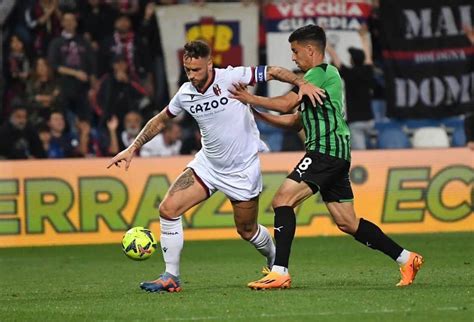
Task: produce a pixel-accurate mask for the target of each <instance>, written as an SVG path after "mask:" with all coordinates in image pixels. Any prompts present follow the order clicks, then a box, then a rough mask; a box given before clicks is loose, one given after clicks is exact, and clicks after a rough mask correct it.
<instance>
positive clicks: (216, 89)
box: [212, 84, 222, 96]
mask: <svg viewBox="0 0 474 322" xmlns="http://www.w3.org/2000/svg"><path fill="white" fill-rule="evenodd" d="M212 90H213V91H214V94H215V95H216V96H220V95H221V94H222V91H221V88H220V87H219V85H218V84H214V86H212Z"/></svg>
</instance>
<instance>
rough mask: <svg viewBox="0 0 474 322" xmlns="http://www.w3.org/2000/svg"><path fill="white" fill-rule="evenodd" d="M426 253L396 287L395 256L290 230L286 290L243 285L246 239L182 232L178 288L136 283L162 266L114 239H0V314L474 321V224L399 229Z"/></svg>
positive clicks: (247, 272) (248, 253)
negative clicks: (442, 230)
mask: <svg viewBox="0 0 474 322" xmlns="http://www.w3.org/2000/svg"><path fill="white" fill-rule="evenodd" d="M394 239H395V240H396V241H398V242H400V244H402V245H405V246H406V247H407V248H409V249H413V250H416V251H419V252H420V253H422V254H423V256H424V257H425V265H424V266H423V269H422V270H421V271H420V273H419V275H418V277H417V280H416V281H415V283H414V284H413V285H412V286H410V287H408V288H405V289H398V288H396V287H395V283H396V282H397V281H398V278H399V275H398V270H397V265H396V264H395V263H394V262H392V261H391V260H390V259H389V258H387V257H386V256H384V255H383V254H380V253H378V252H376V251H373V250H370V249H367V248H366V247H364V246H362V245H360V244H359V243H357V242H355V241H353V240H352V238H349V237H318V238H301V239H296V240H295V243H294V247H293V253H292V257H291V262H290V266H291V267H290V268H291V273H292V277H293V287H292V288H291V289H289V290H274V291H250V290H249V289H247V288H246V286H245V285H246V283H247V282H248V281H251V280H254V279H256V278H257V277H260V275H259V271H260V268H261V266H262V265H263V263H264V260H263V258H261V257H260V255H259V254H258V253H257V252H256V251H255V250H254V249H253V247H251V246H250V245H248V244H247V243H246V242H244V241H240V240H239V241H237V240H232V241H205V242H187V243H185V249H184V252H183V255H182V268H181V274H182V280H183V282H184V284H183V288H184V289H183V292H181V293H166V294H155V293H145V292H143V291H142V290H140V289H139V288H138V283H139V282H140V281H142V280H147V279H152V278H155V277H156V276H157V275H158V274H159V273H160V272H161V271H162V269H163V264H162V258H161V254H160V252H158V253H156V254H155V255H153V256H152V258H151V259H149V260H147V261H144V262H134V261H132V260H129V259H127V258H126V257H125V256H124V255H123V254H122V253H121V249H120V245H119V244H117V245H105V246H71V247H51V248H17V249H0V278H1V283H0V321H11V320H16V321H27V320H28V321H48V320H49V321H75V320H81V321H83V320H90V321H97V320H107V321H114V320H134V321H144V320H150V321H167V320H168V321H186V320H204V321H206V320H215V321H246V322H248V321H316V320H317V321H382V320H383V321H384V322H386V321H418V322H419V321H474V308H473V302H474V246H473V245H474V234H472V233H462V234H461V233H459V234H430V235H399V236H394Z"/></svg>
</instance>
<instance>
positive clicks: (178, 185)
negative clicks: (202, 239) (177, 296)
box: [140, 168, 209, 292]
mask: <svg viewBox="0 0 474 322" xmlns="http://www.w3.org/2000/svg"><path fill="white" fill-rule="evenodd" d="M208 196H209V190H208V189H207V187H205V186H204V185H203V184H202V183H201V181H200V180H199V179H198V177H197V176H196V175H195V174H194V173H193V171H192V170H191V169H189V168H188V169H186V170H185V171H184V172H183V173H182V174H181V175H180V176H179V177H178V178H177V179H176V180H175V181H174V182H173V184H172V185H171V187H170V188H169V190H168V192H167V193H166V195H165V198H164V199H163V201H162V202H161V204H160V208H159V211H160V227H161V236H160V245H161V250H162V253H163V259H164V261H165V264H166V269H165V273H164V274H162V275H161V276H160V277H159V278H158V279H157V280H155V281H150V282H144V283H142V284H141V285H140V287H141V288H142V289H144V290H146V291H150V292H159V291H169V292H176V291H180V290H181V285H180V282H179V275H180V271H179V268H180V258H181V251H182V249H183V243H184V238H183V224H182V221H181V214H182V213H184V212H186V211H187V210H188V209H190V208H191V207H193V206H195V205H196V204H198V203H200V202H201V201H203V200H205V199H206V198H208Z"/></svg>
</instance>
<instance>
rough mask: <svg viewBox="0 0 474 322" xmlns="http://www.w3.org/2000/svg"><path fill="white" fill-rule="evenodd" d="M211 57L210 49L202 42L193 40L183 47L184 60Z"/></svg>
mask: <svg viewBox="0 0 474 322" xmlns="http://www.w3.org/2000/svg"><path fill="white" fill-rule="evenodd" d="M210 55H211V47H209V45H208V44H207V43H206V42H205V41H202V40H194V41H190V42H188V43H186V44H185V45H184V54H183V56H184V58H203V57H209V56H210Z"/></svg>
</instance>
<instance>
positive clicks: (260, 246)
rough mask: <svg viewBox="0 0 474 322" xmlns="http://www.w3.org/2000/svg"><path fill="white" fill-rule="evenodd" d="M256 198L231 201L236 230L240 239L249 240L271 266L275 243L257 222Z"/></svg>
mask: <svg viewBox="0 0 474 322" xmlns="http://www.w3.org/2000/svg"><path fill="white" fill-rule="evenodd" d="M258 199H259V197H258V196H257V197H255V198H253V199H251V200H249V201H231V203H232V208H233V210H234V221H235V227H236V228H237V232H238V233H239V235H240V237H242V239H244V240H246V241H248V242H250V243H251V244H252V245H253V246H254V247H255V248H256V249H257V250H258V252H259V253H260V254H262V255H263V256H265V257H266V259H267V266H268V267H270V268H271V267H272V266H273V262H274V260H275V244H274V243H273V240H272V236H271V235H270V232H269V231H268V229H267V228H266V227H265V226H262V225H260V224H258V222H257V218H258Z"/></svg>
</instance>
